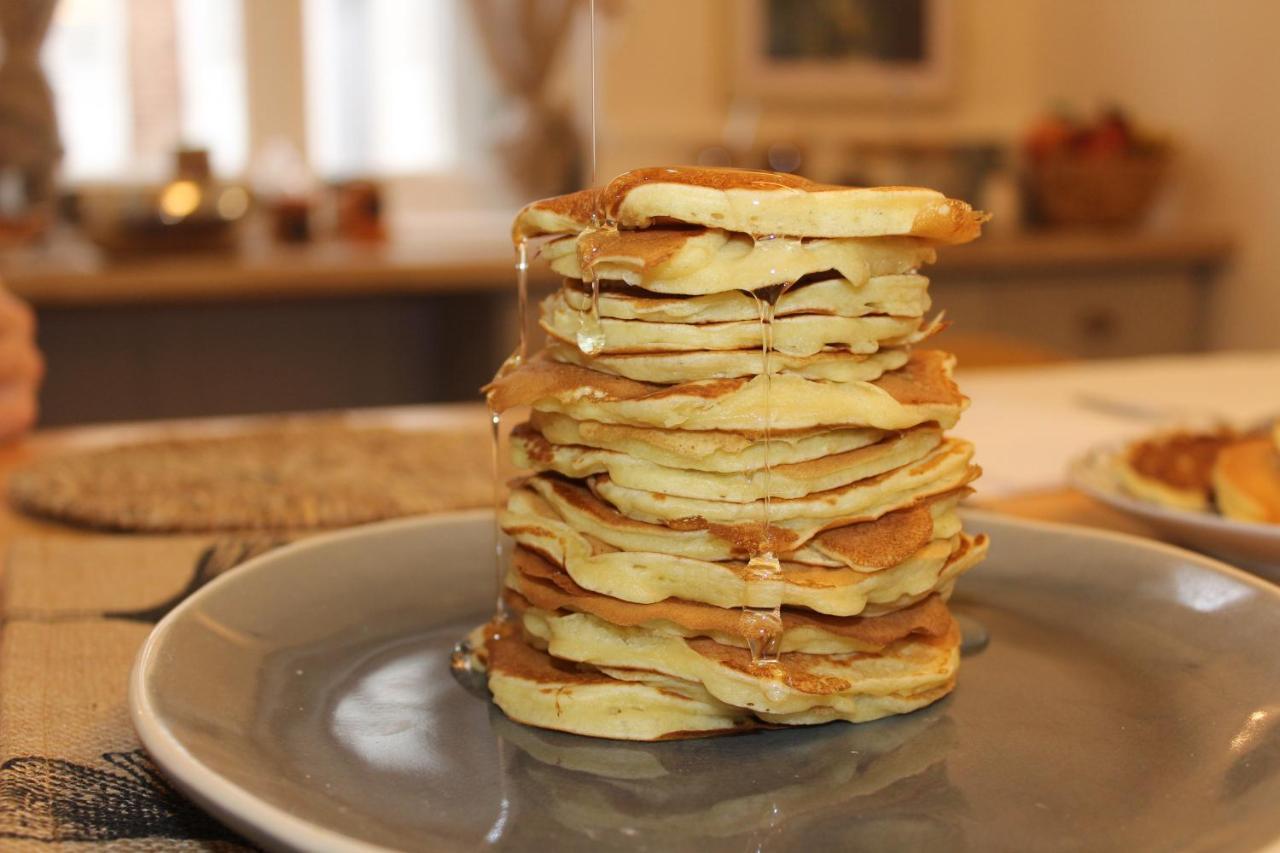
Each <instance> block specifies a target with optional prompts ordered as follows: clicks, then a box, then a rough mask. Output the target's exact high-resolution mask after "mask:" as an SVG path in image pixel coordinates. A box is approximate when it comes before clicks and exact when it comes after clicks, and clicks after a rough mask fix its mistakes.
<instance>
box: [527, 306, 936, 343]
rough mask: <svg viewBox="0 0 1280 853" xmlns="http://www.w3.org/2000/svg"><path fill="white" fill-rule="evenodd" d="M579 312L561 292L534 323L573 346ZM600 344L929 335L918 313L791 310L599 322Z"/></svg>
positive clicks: (887, 339)
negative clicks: (731, 317)
mask: <svg viewBox="0 0 1280 853" xmlns="http://www.w3.org/2000/svg"><path fill="white" fill-rule="evenodd" d="M584 321H585V320H584V315H583V313H582V312H581V311H578V310H575V309H573V308H570V307H569V305H568V304H567V303H566V302H565V299H564V291H560V292H557V293H554V294H552V295H551V296H550V297H548V298H547V299H546V300H545V301H544V302H543V303H542V310H541V318H540V321H539V325H540V326H542V328H543V330H544V331H546V333H547V334H549V335H551V336H552V337H553V338H555V339H557V340H559V341H561V342H562V343H567V344H573V343H574V342H575V341H576V340H577V335H578V332H579V330H581V329H582V326H583V323H584ZM600 328H601V330H602V332H603V336H604V337H603V341H604V344H603V347H602V349H601V350H600V352H602V353H604V354H606V355H609V354H616V353H655V352H701V351H706V350H712V351H715V350H740V349H748V348H752V347H754V348H756V349H759V348H760V347H761V346H763V344H764V338H765V334H766V331H768V333H769V334H770V336H771V339H772V349H773V351H775V352H780V353H783V354H786V355H798V356H810V355H815V354H816V353H820V352H822V351H823V350H824V349H826V348H827V347H830V346H838V347H842V348H844V349H847V350H848V351H849V352H853V353H873V352H875V351H876V350H878V349H880V347H881V346H904V345H907V344H912V343H916V342H918V341H920V340H922V339H923V338H924V337H925V336H927V335H928V334H931V333H932V327H931V326H924V327H923V328H922V321H921V318H920V317H889V316H881V315H875V316H866V317H837V316H829V315H824V314H795V315H792V316H789V317H781V318H779V319H776V320H774V321H773V322H772V323H770V324H768V325H767V326H766V324H764V323H761V322H760V320H759V319H751V320H735V321H730V322H725V323H657V322H648V321H643V320H613V319H609V318H607V317H606V318H603V319H601V320H600Z"/></svg>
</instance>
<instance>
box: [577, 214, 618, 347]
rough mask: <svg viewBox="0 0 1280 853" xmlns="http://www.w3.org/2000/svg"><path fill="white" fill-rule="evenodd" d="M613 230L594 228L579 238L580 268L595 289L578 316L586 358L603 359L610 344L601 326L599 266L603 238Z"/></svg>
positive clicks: (581, 345) (578, 337)
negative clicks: (588, 356)
mask: <svg viewBox="0 0 1280 853" xmlns="http://www.w3.org/2000/svg"><path fill="white" fill-rule="evenodd" d="M609 230H611V226H607V225H606V226H597V225H593V226H592V227H590V228H588V229H586V230H585V231H583V232H582V233H581V234H579V235H578V266H579V267H580V268H581V270H582V278H583V281H585V282H587V283H588V284H590V285H591V304H590V305H589V306H588V307H587V308H586V309H585V310H583V311H582V312H580V313H579V314H578V333H577V343H578V349H579V350H581V351H582V353H583V355H599V354H600V353H601V352H602V351H603V350H604V347H605V344H606V343H607V341H606V340H605V334H604V324H603V323H601V322H600V277H599V275H597V274H596V264H597V263H599V258H600V252H601V248H602V246H601V240H600V235H602V234H604V233H606V232H607V231H609ZM612 230H615V231H616V229H612Z"/></svg>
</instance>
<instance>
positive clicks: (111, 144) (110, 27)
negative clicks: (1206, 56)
mask: <svg viewBox="0 0 1280 853" xmlns="http://www.w3.org/2000/svg"><path fill="white" fill-rule="evenodd" d="M127 25H128V15H127V14H126V10H125V0H63V2H61V3H59V4H58V8H57V11H56V12H55V17H54V20H53V25H52V26H51V27H50V28H49V36H48V39H47V40H46V41H45V48H44V55H43V59H44V65H45V73H46V74H47V75H48V77H49V83H50V85H51V86H52V87H53V92H54V104H55V107H56V109H57V114H58V129H59V133H60V134H61V136H62V146H63V149H64V151H65V153H64V155H63V166H62V169H63V174H64V176H65V177H66V178H68V179H70V180H73V181H83V180H92V179H101V178H110V177H118V176H119V175H121V174H123V173H124V172H125V171H126V170H127V169H128V168H129V166H130V160H131V159H132V158H131V152H130V145H131V140H132V133H131V132H130V128H129V116H130V114H131V106H130V98H129V62H128V56H127V51H126V35H125V31H126V29H127Z"/></svg>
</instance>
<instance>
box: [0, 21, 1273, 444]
mask: <svg viewBox="0 0 1280 853" xmlns="http://www.w3.org/2000/svg"><path fill="white" fill-rule="evenodd" d="M595 14H596V40H597V45H596V59H597V63H598V65H597V68H596V75H597V76H596V81H595V89H596V93H597V94H596V99H597V125H596V128H595V133H596V146H595V147H596V150H597V151H598V162H596V163H595V164H594V168H595V174H596V175H598V176H599V178H600V180H607V179H608V178H609V177H610V176H612V175H614V174H616V173H617V172H620V171H622V170H624V169H627V168H632V167H636V166H643V165H652V164H657V163H668V162H696V163H704V164H719V165H738V166H749V167H756V168H772V169H778V170H783V171H794V172H798V173H801V174H804V175H806V176H809V177H812V178H814V179H817V180H823V181H833V182H852V183H867V184H924V185H928V186H934V187H937V188H939V189H941V190H943V191H945V192H947V193H948V194H951V195H955V196H958V197H963V198H965V199H967V200H970V201H972V202H973V203H975V204H976V205H978V206H981V207H984V208H985V209H988V210H990V211H992V212H993V213H994V214H995V218H994V219H993V220H992V222H991V225H990V231H989V236H988V237H986V238H984V239H983V240H982V241H979V242H978V243H976V244H974V245H973V246H969V247H964V248H963V249H960V250H958V251H954V252H951V253H948V254H947V255H946V256H945V257H944V259H943V261H942V262H941V263H940V264H939V265H938V266H937V267H936V268H935V269H934V270H933V271H932V272H931V276H932V277H933V278H934V280H935V286H934V296H935V301H936V302H937V303H938V304H939V305H940V306H942V307H945V308H946V309H947V312H948V316H949V317H951V318H952V319H955V320H956V321H957V327H958V329H961V330H963V334H961V333H959V332H957V333H954V334H953V333H952V332H950V331H949V332H947V333H944V334H945V335H947V336H948V337H946V338H944V340H943V344H944V345H945V346H948V347H950V348H953V349H955V350H956V351H957V352H958V353H959V354H960V356H961V361H962V365H968V366H975V365H989V364H1009V363H1016V364H1037V363H1043V362H1048V361H1055V360H1062V359H1067V358H1093V357H1115V356H1131V355H1146V354H1156V353H1175V352H1192V351H1202V350H1211V349H1224V348H1263V347H1275V346H1276V345H1277V343H1278V341H1277V337H1278V335H1280V288H1278V287H1277V286H1276V284H1275V282H1276V281H1277V280H1280V246H1277V244H1276V242H1275V241H1274V239H1273V238H1272V235H1274V234H1275V233H1276V232H1277V228H1278V227H1280V222H1277V216H1280V214H1278V213H1277V206H1276V205H1275V203H1274V199H1275V198H1277V197H1280V165H1278V161H1277V158H1275V157H1273V156H1270V153H1269V150H1268V146H1269V142H1270V140H1272V139H1274V138H1276V136H1277V135H1278V134H1280V99H1278V98H1277V97H1276V94H1277V93H1276V92H1275V91H1272V90H1274V89H1275V87H1276V86H1277V85H1280V84H1278V83H1277V82H1276V81H1280V58H1278V57H1277V54H1276V52H1275V51H1274V50H1273V48H1272V45H1271V43H1270V42H1271V33H1272V32H1274V31H1275V30H1276V29H1277V25H1280V7H1277V6H1276V5H1275V4H1273V3H1269V2H1266V0H1239V2H1234V3H1231V4H1220V3H1214V2H1211V0H1188V2H1183V3H1177V4H1168V3H1164V2H1159V0H1130V2H1126V3H1113V2H1108V0H1077V2H1072V3H1060V2H1054V0H1018V1H1017V2H1014V0H643V2H642V0H596V6H595ZM587 18H588V5H587V2H586V0H474V2H467V0H271V2H246V0H59V2H54V0H25V1H24V2H20V3H19V2H7V3H3V4H0V34H2V44H0V247H2V248H0V275H2V276H3V277H4V279H5V280H6V281H7V283H8V285H9V287H10V288H11V289H12V290H13V291H14V292H15V293H16V294H17V295H19V296H21V297H23V298H25V299H26V300H28V301H29V302H31V303H32V305H33V306H34V308H35V310H36V313H37V316H38V319H39V328H40V343H41V345H42V347H43V348H44V349H45V351H46V354H47V358H48V362H49V365H50V367H49V376H48V380H47V383H46V388H45V391H44V394H43V411H44V417H43V419H44V422H45V423H48V424H60V423H71V422H80V421H97V420H118V419H138V418H157V417H171V416H188V415H205V414H225V413H242V412H264V411H281V410H296V409H314V408H327V407H343V406H360V405H381V404H396V403H413V402H425V401H438V400H461V399H472V398H474V396H475V393H476V391H475V389H476V388H477V387H478V386H479V385H480V384H481V383H482V382H483V381H484V380H485V379H486V378H487V377H488V376H489V375H491V373H492V371H493V368H494V366H495V365H496V363H497V362H498V361H499V360H500V359H501V357H502V356H503V355H504V354H505V351H506V350H507V349H508V348H509V346H510V343H511V341H512V340H513V339H514V336H515V331H514V324H515V310H514V287H513V283H512V276H511V266H512V259H511V249H510V246H509V245H508V244H507V243H506V234H507V229H508V224H509V220H510V216H511V214H512V213H513V211H514V210H515V209H516V207H518V206H519V205H520V204H523V203H524V202H526V201H528V200H531V199H532V198H535V197H539V196H543V195H548V194H553V193H558V192H563V191H566V190H569V189H573V188H575V187H578V186H582V185H585V184H586V183H588V182H589V181H590V180H591V176H592V169H593V162H592V148H593V145H592V127H591V117H592V104H591V92H592V84H591V55H590V49H589V45H590V39H589V34H588V26H587ZM535 284H536V285H537V286H539V287H547V286H549V285H550V282H549V281H547V280H545V279H542V280H538V281H536V282H535Z"/></svg>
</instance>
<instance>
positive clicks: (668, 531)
mask: <svg viewBox="0 0 1280 853" xmlns="http://www.w3.org/2000/svg"><path fill="white" fill-rule="evenodd" d="M975 476H976V472H974V471H972V470H965V471H960V472H948V473H947V476H944V477H933V478H929V477H925V476H919V475H914V474H906V475H899V476H896V477H885V478H883V479H882V480H880V481H879V482H877V483H876V484H875V486H874V489H875V491H874V492H873V493H868V494H867V495H866V498H865V500H864V501H863V502H862V503H861V504H860V507H861V512H860V513H858V514H853V515H849V516H847V517H843V518H839V519H833V520H812V519H803V518H802V519H796V520H794V521H783V522H779V521H777V520H775V519H773V518H770V521H769V535H768V537H767V539H768V544H769V546H771V549H772V550H773V551H774V552H775V553H777V554H781V555H786V554H796V555H800V554H802V553H803V552H802V551H801V549H802V548H804V547H805V546H806V545H807V543H809V542H811V541H812V540H814V539H815V538H826V539H827V540H828V542H830V541H832V540H833V539H834V537H835V534H834V533H830V532H831V531H834V530H838V529H840V528H843V527H848V526H849V525H852V524H866V523H868V522H878V521H879V520H880V519H881V518H883V517H885V516H887V515H889V514H891V513H893V512H898V511H903V510H908V509H912V508H916V507H921V506H926V507H928V508H929V511H930V513H931V516H930V517H931V519H932V520H933V529H934V530H935V531H946V532H937V535H938V536H950V535H952V534H953V533H954V532H955V531H954V530H952V529H951V528H952V524H953V522H952V521H951V520H949V519H947V518H946V514H947V513H949V512H950V510H951V509H952V508H954V506H955V503H956V502H957V501H958V500H959V499H960V496H962V495H963V493H964V488H963V487H964V486H965V485H966V484H967V483H968V482H970V481H971V480H972V479H973V478H974V477H975ZM499 521H500V522H501V524H502V527H503V529H504V530H506V531H507V533H509V534H511V535H512V536H517V532H518V531H521V530H523V529H525V528H529V529H531V530H533V531H536V535H538V536H549V535H555V536H566V537H569V538H570V539H573V540H577V539H579V538H581V537H583V536H584V535H585V536H588V537H590V538H591V539H594V540H598V541H599V542H600V543H603V544H605V545H608V546H609V547H611V548H617V549H620V550H624V551H652V552H654V553H659V554H671V555H673V556H679V557H692V558H695V559H702V560H727V559H738V558H744V557H747V556H750V555H751V554H752V553H753V552H754V550H755V549H758V548H759V547H760V546H761V543H763V542H764V541H765V539H766V537H765V534H764V530H763V527H762V524H761V517H760V516H756V517H754V518H753V517H745V518H743V519H741V520H739V521H737V523H730V524H711V523H707V522H705V521H701V522H699V521H695V520H682V522H681V523H680V524H677V525H670V526H669V525H664V524H660V523H652V522H647V521H640V520H638V519H634V518H628V517H627V516H625V515H623V514H622V513H621V512H619V511H618V510H617V509H616V508H614V507H613V506H611V505H610V504H608V503H606V502H605V501H603V500H600V499H599V498H598V497H597V496H596V495H594V494H592V492H590V491H589V490H588V489H586V488H584V487H583V486H581V485H579V484H577V483H574V482H570V481H566V480H561V479H559V478H557V477H548V476H545V475H544V476H537V477H531V478H529V479H528V480H526V481H525V483H524V486H523V487H522V488H517V489H515V490H513V491H512V493H511V496H510V498H509V499H508V502H507V508H506V509H505V510H504V511H503V512H502V513H500V514H499ZM828 534H830V535H828ZM844 535H845V537H846V539H848V538H849V537H850V535H849V534H848V533H846V534H844ZM897 535H902V534H901V531H899V533H898V534H897ZM584 541H585V540H584ZM895 541H914V542H915V544H916V545H917V546H919V545H920V544H921V542H920V541H916V540H908V539H907V538H906V537H905V536H903V537H902V538H901V539H900V540H895ZM587 544H588V545H589V543H587ZM815 547H817V546H815ZM823 547H824V548H825V550H820V551H819V552H818V553H817V555H816V556H810V555H808V554H805V555H804V556H796V557H795V558H794V559H795V560H796V561H799V562H807V563H812V564H815V565H832V560H835V561H836V564H838V565H848V566H850V567H851V568H884V567H885V566H886V565H890V564H887V563H882V562H877V561H874V560H871V559H861V558H860V557H859V555H861V554H865V549H863V551H857V550H856V549H855V550H850V549H853V548H854V546H853V545H849V546H848V547H847V548H846V547H842V546H840V545H830V544H829V545H826V546H823ZM560 548H561V549H562V550H568V551H576V550H578V549H579V548H580V546H577V545H569V544H567V543H562V544H561V545H560ZM589 550H590V548H588V551H589ZM846 551H848V553H849V554H853V555H854V556H853V557H849V558H846V557H847V554H846V553H845V552H846Z"/></svg>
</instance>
